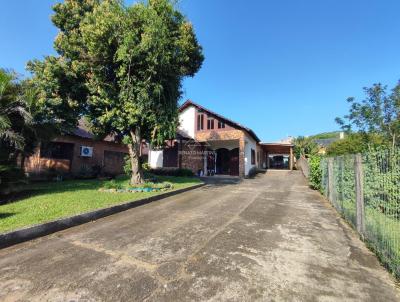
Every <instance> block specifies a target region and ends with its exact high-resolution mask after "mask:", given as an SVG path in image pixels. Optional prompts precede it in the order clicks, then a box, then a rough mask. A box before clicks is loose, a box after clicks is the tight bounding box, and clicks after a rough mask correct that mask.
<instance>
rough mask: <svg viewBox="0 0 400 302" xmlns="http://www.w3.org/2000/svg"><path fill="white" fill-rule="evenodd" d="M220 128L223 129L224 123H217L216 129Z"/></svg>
mask: <svg viewBox="0 0 400 302" xmlns="http://www.w3.org/2000/svg"><path fill="white" fill-rule="evenodd" d="M222 128H225V123H224V122H221V121H218V129H222Z"/></svg>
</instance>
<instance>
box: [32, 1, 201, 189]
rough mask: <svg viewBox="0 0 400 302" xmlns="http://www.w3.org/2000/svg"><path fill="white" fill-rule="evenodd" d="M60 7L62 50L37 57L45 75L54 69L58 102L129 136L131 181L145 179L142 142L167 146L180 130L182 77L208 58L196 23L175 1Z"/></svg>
mask: <svg viewBox="0 0 400 302" xmlns="http://www.w3.org/2000/svg"><path fill="white" fill-rule="evenodd" d="M54 10H55V12H56V14H55V15H54V16H53V22H54V24H55V25H56V26H57V27H58V28H59V29H60V33H59V34H58V36H57V38H56V42H55V48H56V50H57V51H58V53H59V54H60V56H59V57H57V58H52V59H51V60H53V61H54V62H50V61H51V60H50V59H47V64H49V65H50V66H49V67H46V66H45V67H44V68H43V67H40V64H42V63H36V64H35V66H39V68H37V73H38V74H40V75H41V76H43V74H45V72H44V70H45V69H46V68H47V69H49V70H51V71H53V74H54V76H53V75H52V74H51V73H50V76H49V73H47V75H46V76H47V77H50V79H49V82H50V83H51V85H53V86H52V87H50V88H52V89H47V90H46V89H44V91H47V92H48V91H50V92H52V91H54V90H55V91H56V92H58V93H56V94H55V95H56V96H57V102H58V103H59V104H65V105H66V107H67V109H71V113H72V114H71V115H73V113H75V112H82V113H83V112H84V113H86V114H87V115H88V117H89V119H90V120H91V122H92V124H93V130H94V131H95V132H96V133H97V134H99V135H101V134H103V135H104V134H108V133H115V134H117V135H119V136H123V137H124V141H125V142H126V143H127V144H128V147H129V155H130V159H131V167H132V176H131V183H132V184H136V183H141V182H143V176H142V171H141V165H140V161H139V152H140V144H141V142H142V140H143V139H146V140H148V141H150V142H152V143H153V144H157V145H160V144H162V143H163V142H164V141H165V139H167V138H171V137H172V136H173V135H175V130H176V126H177V122H178V100H179V98H180V96H181V83H182V80H183V78H184V77H186V76H193V75H194V74H195V73H196V72H197V71H198V70H199V68H200V67H201V64H202V62H203V55H202V49H201V46H200V45H199V44H198V42H197V39H196V36H195V34H194V31H193V27H192V25H191V24H190V23H189V22H188V21H187V20H186V18H185V17H184V16H183V15H182V14H181V13H180V12H178V11H177V10H176V9H175V8H174V6H173V4H171V2H170V1H168V0H149V1H148V2H147V3H138V4H134V5H133V6H130V7H125V6H124V5H123V4H122V2H121V1H117V0H107V1H106V0H104V1H95V0H85V1H82V0H66V1H65V2H64V3H62V4H61V3H60V4H57V5H56V6H55V8H54ZM60 79H63V80H64V82H65V83H66V86H63V85H62V81H60ZM64 87H71V88H72V93H71V89H65V88H64ZM44 88H46V84H44ZM52 95H53V94H51V95H50V98H51V97H52ZM57 108H58V107H57Z"/></svg>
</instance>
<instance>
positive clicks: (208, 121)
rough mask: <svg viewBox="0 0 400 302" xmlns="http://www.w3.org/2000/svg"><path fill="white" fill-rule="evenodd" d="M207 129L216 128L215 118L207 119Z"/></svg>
mask: <svg viewBox="0 0 400 302" xmlns="http://www.w3.org/2000/svg"><path fill="white" fill-rule="evenodd" d="M207 129H214V119H213V118H208V119H207Z"/></svg>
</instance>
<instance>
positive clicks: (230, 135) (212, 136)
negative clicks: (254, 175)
mask: <svg viewBox="0 0 400 302" xmlns="http://www.w3.org/2000/svg"><path fill="white" fill-rule="evenodd" d="M196 140H198V141H200V142H208V143H212V141H223V140H238V141H239V176H240V177H244V176H245V134H244V132H243V131H242V130H237V129H231V130H225V131H197V132H196Z"/></svg>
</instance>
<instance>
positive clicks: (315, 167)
mask: <svg viewBox="0 0 400 302" xmlns="http://www.w3.org/2000/svg"><path fill="white" fill-rule="evenodd" d="M309 164H310V176H309V179H308V180H309V182H310V187H311V188H313V189H314V190H319V191H321V190H322V186H321V183H322V169H321V156H318V155H313V156H311V157H310V158H309Z"/></svg>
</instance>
